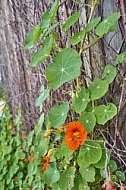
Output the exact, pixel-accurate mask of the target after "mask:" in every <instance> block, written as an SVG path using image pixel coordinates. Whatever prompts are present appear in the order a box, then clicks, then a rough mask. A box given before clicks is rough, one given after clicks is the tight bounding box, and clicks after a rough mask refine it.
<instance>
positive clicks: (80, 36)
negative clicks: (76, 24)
mask: <svg viewBox="0 0 126 190" xmlns="http://www.w3.org/2000/svg"><path fill="white" fill-rule="evenodd" d="M85 34H86V30H85V29H84V30H82V31H80V32H77V33H76V34H75V35H74V36H72V39H71V44H72V45H73V46H74V45H76V44H78V43H79V42H80V41H82V40H83V38H84V36H85Z"/></svg>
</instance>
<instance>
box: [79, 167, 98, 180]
mask: <svg viewBox="0 0 126 190" xmlns="http://www.w3.org/2000/svg"><path fill="white" fill-rule="evenodd" d="M79 171H80V174H81V175H82V177H83V178H84V180H85V181H87V182H93V181H95V169H94V167H93V166H89V167H88V168H83V167H81V168H80V169H79Z"/></svg>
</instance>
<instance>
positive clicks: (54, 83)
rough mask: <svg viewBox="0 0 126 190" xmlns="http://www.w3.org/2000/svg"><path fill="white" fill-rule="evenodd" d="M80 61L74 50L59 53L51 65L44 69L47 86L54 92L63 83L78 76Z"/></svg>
mask: <svg viewBox="0 0 126 190" xmlns="http://www.w3.org/2000/svg"><path fill="white" fill-rule="evenodd" d="M81 64H82V61H81V59H80V57H79V55H78V53H77V51H76V50H74V49H71V48H66V49H64V50H63V51H61V52H59V53H58V54H57V55H56V57H55V58H54V60H53V63H52V64H51V65H49V66H48V67H47V68H46V77H47V80H48V85H49V86H50V87H51V88H53V89H54V90H56V89H57V88H59V87H60V86H61V85H62V84H63V83H65V82H68V81H70V80H73V79H74V78H76V77H78V76H79V75H80V67H81Z"/></svg>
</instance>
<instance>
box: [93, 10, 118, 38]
mask: <svg viewBox="0 0 126 190" xmlns="http://www.w3.org/2000/svg"><path fill="white" fill-rule="evenodd" d="M119 18H120V13H119V12H115V13H112V14H111V15H108V17H107V18H106V19H105V20H103V21H102V22H101V23H99V24H98V26H97V27H96V34H97V35H98V36H103V35H105V34H107V33H108V32H109V30H111V27H113V25H115V23H114V22H115V21H117V20H118V19H119Z"/></svg>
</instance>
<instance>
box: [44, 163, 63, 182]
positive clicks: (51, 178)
mask: <svg viewBox="0 0 126 190" xmlns="http://www.w3.org/2000/svg"><path fill="white" fill-rule="evenodd" d="M59 178H60V174H59V172H58V170H57V167H56V163H55V162H54V163H51V164H50V165H49V166H48V167H47V169H46V171H45V174H44V180H45V183H46V184H48V185H50V184H51V183H55V182H57V181H58V180H59Z"/></svg>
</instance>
